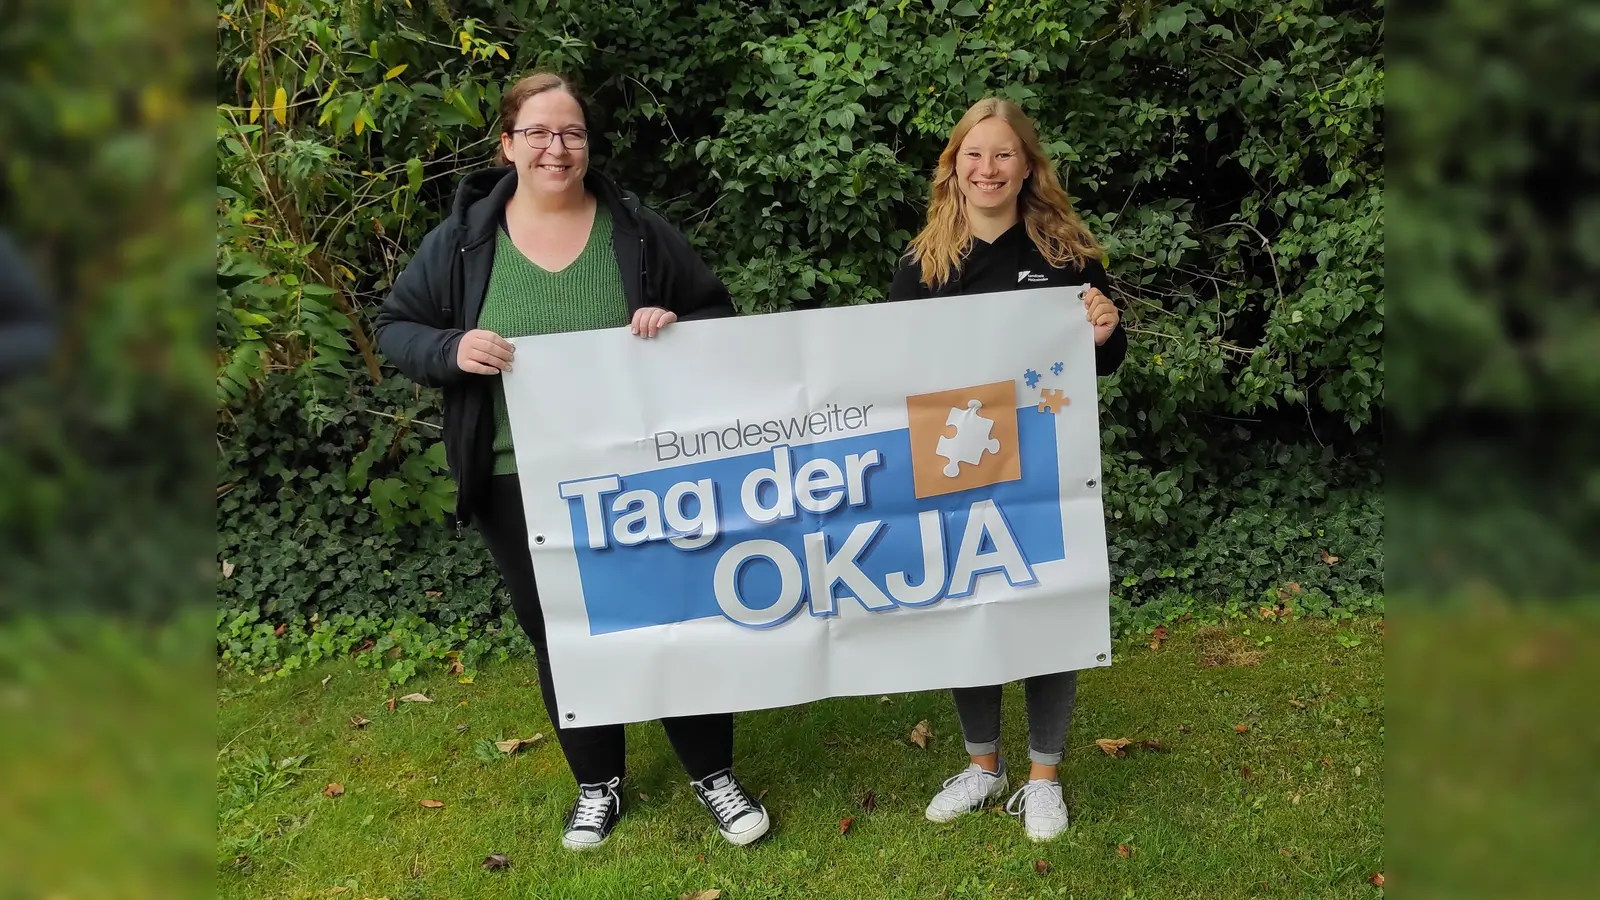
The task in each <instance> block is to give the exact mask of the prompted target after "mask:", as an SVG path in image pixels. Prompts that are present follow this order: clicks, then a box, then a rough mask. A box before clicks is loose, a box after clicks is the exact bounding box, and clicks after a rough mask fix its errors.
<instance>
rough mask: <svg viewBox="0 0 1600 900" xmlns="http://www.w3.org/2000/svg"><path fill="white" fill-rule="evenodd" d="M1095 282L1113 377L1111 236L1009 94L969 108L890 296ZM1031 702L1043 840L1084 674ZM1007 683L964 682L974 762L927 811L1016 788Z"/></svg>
mask: <svg viewBox="0 0 1600 900" xmlns="http://www.w3.org/2000/svg"><path fill="white" fill-rule="evenodd" d="M1078 284H1089V285H1091V287H1090V288H1089V289H1088V290H1087V291H1085V292H1084V295H1083V306H1084V313H1085V315H1086V316H1087V317H1088V319H1089V322H1090V323H1091V324H1092V325H1093V326H1094V342H1095V368H1096V370H1097V371H1098V372H1099V374H1101V375H1109V374H1111V373H1112V372H1115V371H1116V370H1117V367H1118V366H1119V365H1121V364H1122V359H1123V357H1124V356H1125V355H1126V354H1127V349H1128V339H1127V334H1126V333H1125V332H1124V331H1123V329H1122V324H1121V319H1120V316H1119V314H1118V312H1117V307H1116V306H1115V305H1114V304H1113V303H1112V302H1111V300H1110V298H1108V297H1107V296H1106V293H1107V292H1108V291H1109V290H1110V284H1109V282H1108V281H1107V279H1106V273H1105V269H1104V268H1103V267H1102V266H1101V264H1100V246H1099V244H1098V243H1097V242H1096V241H1095V239H1094V236H1093V235H1091V234H1090V233H1089V229H1088V228H1086V227H1085V226H1084V224H1083V220H1082V219H1080V218H1078V215H1077V213H1075V212H1073V210H1072V202H1071V200H1070V199H1068V197H1067V192H1066V191H1065V190H1064V189H1063V188H1062V187H1061V182H1060V181H1059V180H1058V179H1057V177H1056V173H1055V170H1054V167H1053V166H1052V165H1051V163H1050V160H1049V158H1048V157H1046V156H1045V154H1044V150H1043V148H1042V147H1041V146H1040V144H1039V135H1038V133H1037V132H1036V131H1035V130H1034V127H1033V123H1032V122H1030V121H1029V120H1028V117H1027V116H1026V115H1025V114H1023V112H1022V110H1021V109H1020V108H1019V107H1018V106H1017V105H1016V104H1015V103H1012V102H1010V101H1009V100H1003V99H998V98H989V99H985V100H981V101H979V102H978V103H976V104H974V105H973V106H972V108H971V109H969V110H967V112H966V115H964V116H962V117H961V121H960V122H958V123H956V127H955V130H954V131H953V132H952V133H951V135H950V140H949V142H948V143H947V144H946V145H945V148H944V152H943V153H941V154H940V155H939V166H938V169H937V170H936V171H935V172H934V176H933V198H932V200H931V201H930V202H929V204H928V223H927V225H926V227H924V228H923V229H922V232H921V233H920V234H918V235H917V236H916V238H914V239H913V240H912V241H911V247H910V249H909V250H908V251H907V253H906V256H905V259H904V260H903V261H902V264H901V266H900V270H899V271H898V272H897V273H895V277H894V283H893V285H892V287H890V289H889V299H890V300H915V299H920V298H923V297H943V296H950V295H959V294H984V293H991V292H994V291H1011V290H1028V289H1033V288H1040V287H1048V286H1052V285H1078ZM1023 688H1024V694H1025V697H1026V700H1027V709H1028V758H1029V763H1030V767H1029V772H1028V779H1027V781H1026V782H1025V783H1024V784H1023V785H1022V787H1021V788H1020V789H1019V790H1018V791H1017V792H1016V793H1015V794H1013V795H1012V796H1011V799H1010V801H1009V802H1007V804H1006V811H1007V812H1010V813H1012V814H1013V815H1017V816H1020V817H1021V819H1022V824H1023V829H1024V830H1025V831H1026V832H1027V835H1028V837H1030V838H1032V839H1034V840H1040V841H1042V840H1049V839H1050V838H1053V837H1055V836H1056V835H1059V834H1060V833H1061V832H1062V831H1064V830H1066V827H1067V805H1066V802H1065V800H1063V799H1062V796H1061V782H1060V778H1059V775H1058V771H1059V766H1060V765H1061V760H1062V757H1063V755H1064V753H1065V748H1066V740H1067V729H1068V727H1069V726H1070V725H1071V723H1072V711H1073V706H1074V704H1075V703H1076V700H1077V692H1078V673H1077V672H1060V673H1057V674H1051V675H1038V676H1034V677H1032V678H1029V679H1027V680H1026V681H1025V682H1024V683H1023ZM1001 689H1002V686H1001V685H990V686H987V687H974V688H957V689H956V690H954V691H953V692H952V693H953V695H954V698H955V706H956V714H957V716H958V717H959V718H960V720H961V730H962V735H963V737H964V738H965V742H966V750H967V753H968V755H969V756H970V757H971V764H970V765H968V766H967V768H966V769H965V770H964V771H962V772H960V773H959V774H957V775H955V776H953V777H951V778H950V779H949V780H947V781H946V782H945V783H944V789H943V790H941V791H940V792H939V793H938V794H937V795H936V796H935V797H934V798H933V801H932V802H931V803H929V804H928V809H927V817H928V819H929V820H931V821H934V822H949V821H951V820H953V819H955V818H957V817H958V816H961V815H963V814H965V813H969V812H975V811H977V810H980V809H983V808H984V807H985V806H987V805H989V804H991V803H994V802H997V801H998V800H999V799H1000V798H1001V797H1003V796H1004V795H1005V793H1006V791H1007V790H1008V788H1009V781H1008V776H1007V772H1006V764H1005V761H1004V759H1003V758H1002V757H1001V754H1000V698H1001Z"/></svg>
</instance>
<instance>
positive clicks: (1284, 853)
mask: <svg viewBox="0 0 1600 900" xmlns="http://www.w3.org/2000/svg"><path fill="white" fill-rule="evenodd" d="M1278 855H1279V856H1293V855H1294V854H1293V853H1290V852H1289V848H1287V847H1284V848H1283V849H1281V850H1279V851H1278Z"/></svg>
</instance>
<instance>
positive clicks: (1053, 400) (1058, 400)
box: [1039, 388, 1072, 415]
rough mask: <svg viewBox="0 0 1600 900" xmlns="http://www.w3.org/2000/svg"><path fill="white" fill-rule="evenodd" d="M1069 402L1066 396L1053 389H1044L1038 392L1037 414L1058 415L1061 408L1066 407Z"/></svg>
mask: <svg viewBox="0 0 1600 900" xmlns="http://www.w3.org/2000/svg"><path fill="white" fill-rule="evenodd" d="M1071 402H1072V401H1071V400H1068V399H1067V395H1066V394H1063V393H1062V392H1061V391H1059V390H1057V389H1055V388H1046V389H1044V390H1042V391H1040V392H1039V412H1047V413H1051V414H1052V415H1059V414H1060V412H1061V407H1063V406H1066V405H1067V404H1068V403H1071Z"/></svg>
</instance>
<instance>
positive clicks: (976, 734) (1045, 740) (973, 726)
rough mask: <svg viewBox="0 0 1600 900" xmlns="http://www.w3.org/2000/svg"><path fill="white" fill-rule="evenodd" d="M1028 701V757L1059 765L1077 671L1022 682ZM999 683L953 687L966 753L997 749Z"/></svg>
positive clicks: (1074, 697)
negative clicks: (972, 686)
mask: <svg viewBox="0 0 1600 900" xmlns="http://www.w3.org/2000/svg"><path fill="white" fill-rule="evenodd" d="M1022 686H1023V693H1024V696H1025V697H1026V698H1027V701H1028V758H1029V759H1030V760H1032V761H1034V762H1036V763H1038V764H1039V765H1041V766H1055V765H1060V763H1061V760H1062V758H1063V757H1064V756H1065V755H1066V746H1067V729H1068V728H1070V727H1071V725H1072V710H1073V707H1075V706H1076V705H1077V703H1078V673H1077V672H1058V673H1056V674H1054V675H1035V676H1034V677H1032V678H1028V679H1025V680H1024V681H1023V682H1022ZM1002 687H1003V686H1002V685H998V684H996V685H990V686H988V687H974V688H956V689H955V690H953V691H951V692H950V693H951V694H952V695H954V696H955V701H956V715H957V716H958V717H959V718H960V719H961V734H962V736H963V737H964V738H965V739H966V744H967V753H969V754H970V755H972V756H983V755H985V754H988V753H998V752H1000V697H1001V691H1002Z"/></svg>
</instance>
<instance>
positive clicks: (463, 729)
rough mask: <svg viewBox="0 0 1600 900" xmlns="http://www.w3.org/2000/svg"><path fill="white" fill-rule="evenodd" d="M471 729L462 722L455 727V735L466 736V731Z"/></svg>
mask: <svg viewBox="0 0 1600 900" xmlns="http://www.w3.org/2000/svg"><path fill="white" fill-rule="evenodd" d="M471 727H472V726H471V725H468V724H467V723H466V722H462V723H461V724H459V725H457V726H456V734H466V733H467V729H468V728H471Z"/></svg>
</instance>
